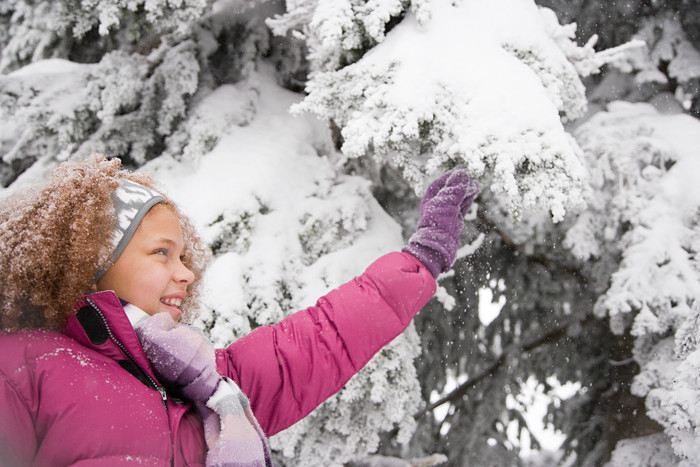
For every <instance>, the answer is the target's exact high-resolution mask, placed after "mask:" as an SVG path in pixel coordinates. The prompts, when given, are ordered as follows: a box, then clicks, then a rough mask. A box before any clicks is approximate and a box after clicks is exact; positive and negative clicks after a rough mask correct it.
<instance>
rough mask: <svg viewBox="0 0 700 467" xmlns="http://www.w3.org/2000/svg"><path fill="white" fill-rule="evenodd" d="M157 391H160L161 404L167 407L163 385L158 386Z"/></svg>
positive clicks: (166, 396)
mask: <svg viewBox="0 0 700 467" xmlns="http://www.w3.org/2000/svg"><path fill="white" fill-rule="evenodd" d="M158 392H159V393H160V397H161V399H163V405H165V407H166V408H167V402H168V395H167V394H166V392H165V389H164V388H163V386H158Z"/></svg>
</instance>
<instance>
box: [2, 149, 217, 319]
mask: <svg viewBox="0 0 700 467" xmlns="http://www.w3.org/2000/svg"><path fill="white" fill-rule="evenodd" d="M123 178H125V179H128V180H132V181H134V182H137V183H140V184H142V185H145V186H147V187H149V188H152V189H156V190H158V189H157V187H156V183H155V182H154V180H153V178H152V177H151V176H150V175H149V174H146V173H137V172H129V171H127V170H123V169H121V161H120V160H119V159H111V160H108V159H107V158H106V157H105V156H103V155H100V154H93V155H92V156H90V157H89V158H87V159H85V160H83V161H67V162H63V163H61V164H60V165H59V166H58V167H57V168H56V169H55V170H54V172H53V174H52V176H51V177H50V178H49V179H47V180H45V181H44V182H43V183H41V184H39V185H35V186H32V187H28V188H25V189H24V190H21V191H19V192H17V193H15V194H13V195H12V196H10V197H9V198H8V199H6V200H4V201H3V204H2V206H1V207H0V329H2V330H7V331H12V330H17V329H22V328H44V329H60V328H61V327H62V326H63V325H64V324H65V321H66V319H67V318H68V317H69V316H70V315H71V314H73V312H74V309H73V308H74V306H75V303H76V302H77V300H78V299H79V298H80V296H81V295H83V294H85V293H88V292H89V291H90V286H91V285H92V283H93V279H94V277H95V273H96V272H97V270H98V268H100V267H105V268H106V267H108V266H109V264H108V258H109V257H110V255H111V248H112V245H113V243H112V241H111V240H112V236H113V235H114V229H113V226H114V224H115V215H114V206H113V203H112V198H111V194H112V192H113V191H114V190H115V189H116V188H117V187H118V186H119V181H120V180H121V179H123ZM158 191H161V192H162V190H158ZM162 204H164V205H165V206H167V207H168V208H169V209H171V210H172V211H173V213H175V215H176V216H177V217H178V218H179V219H180V222H181V225H182V229H183V234H184V237H185V246H186V249H185V254H184V258H183V263H184V264H185V266H187V268H189V269H190V270H191V271H192V272H193V273H194V275H195V280H194V282H193V283H192V284H191V285H190V286H189V287H188V294H187V298H186V299H185V301H184V302H183V317H184V319H185V320H189V319H191V318H192V317H194V315H195V314H196V310H197V302H198V297H199V286H200V284H201V278H202V272H203V270H204V267H205V264H206V262H207V260H208V258H209V251H208V249H207V248H206V247H205V246H204V245H203V243H202V241H201V240H200V238H199V236H198V234H197V232H196V230H195V228H194V227H193V225H192V224H191V222H190V221H189V219H187V218H186V217H185V216H184V215H183V214H182V213H181V212H180V211H179V209H178V208H177V206H176V205H175V204H174V203H173V202H172V201H170V200H168V199H167V196H166V201H164V202H162Z"/></svg>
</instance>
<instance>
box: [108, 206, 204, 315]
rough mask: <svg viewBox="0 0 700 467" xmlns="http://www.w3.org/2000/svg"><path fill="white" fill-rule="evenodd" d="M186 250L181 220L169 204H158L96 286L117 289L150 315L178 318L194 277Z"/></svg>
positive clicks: (125, 297) (122, 295)
mask: <svg viewBox="0 0 700 467" xmlns="http://www.w3.org/2000/svg"><path fill="white" fill-rule="evenodd" d="M184 251H185V241H184V237H183V234H182V227H181V226H180V220H179V219H178V218H177V216H176V215H175V213H173V212H172V211H171V210H170V209H169V208H168V207H167V206H163V205H160V204H157V205H155V206H154V207H153V208H151V210H150V211H149V212H148V214H146V216H145V217H144V218H143V220H142V221H141V224H140V225H139V227H138V228H137V229H136V232H134V236H133V237H131V240H129V243H128V244H127V246H126V248H125V249H124V251H123V252H122V254H121V256H119V258H118V259H117V261H116V262H115V263H114V265H112V267H111V268H109V269H108V270H107V272H106V273H105V274H104V276H102V277H101V278H100V280H98V281H97V283H96V284H95V286H96V290H98V291H102V290H113V291H114V292H115V293H116V294H117V296H118V297H119V298H121V299H122V300H126V301H127V302H129V303H131V304H133V305H135V306H137V307H139V308H140V309H142V310H143V311H145V312H146V313H148V314H149V315H154V314H156V313H160V312H162V311H167V312H168V313H170V316H172V318H173V320H174V321H175V322H178V321H179V320H180V314H181V312H180V304H181V303H182V299H183V298H185V295H186V292H187V286H188V285H189V284H191V283H192V281H193V280H194V274H193V273H192V271H190V270H189V269H187V268H186V267H185V265H184V264H182V255H183V253H184Z"/></svg>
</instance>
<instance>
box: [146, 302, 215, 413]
mask: <svg viewBox="0 0 700 467" xmlns="http://www.w3.org/2000/svg"><path fill="white" fill-rule="evenodd" d="M135 330H136V334H137V335H138V336H139V339H140V340H141V344H142V345H143V350H144V352H145V353H146V356H147V357H148V360H149V361H150V362H151V367H153V371H154V372H155V373H156V376H158V379H160V380H161V381H162V382H163V383H165V385H166V386H167V387H168V388H169V389H170V390H172V391H174V392H175V393H176V394H177V395H178V396H181V397H184V398H185V399H187V400H191V401H206V400H207V399H209V397H210V396H211V395H212V394H213V393H214V391H215V390H216V387H217V385H218V384H219V381H220V380H221V376H219V374H218V373H217V372H216V363H215V353H214V348H213V347H212V346H211V344H210V343H209V341H208V339H207V338H206V337H205V336H204V334H203V333H202V331H200V330H199V329H197V328H195V327H192V326H187V325H176V324H175V322H174V321H173V320H172V318H170V316H169V315H168V314H167V313H158V314H156V315H154V316H151V317H150V318H149V319H147V320H144V321H142V322H141V323H139V324H138V325H137V326H136V328H135Z"/></svg>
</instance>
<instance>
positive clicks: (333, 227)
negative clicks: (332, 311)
mask: <svg viewBox="0 0 700 467" xmlns="http://www.w3.org/2000/svg"><path fill="white" fill-rule="evenodd" d="M538 4H539V5H540V6H537V5H536V4H535V3H534V2H532V1H523V0H499V1H485V0H482V1H480V0H462V1H460V2H441V1H437V0H434V1H427V0H416V1H413V2H411V1H408V0H402V1H394V0H383V1H379V0H373V1H369V2H360V1H356V0H318V1H310V0H297V1H291V0H290V1H287V2H286V5H282V4H281V3H279V2H244V1H238V0H219V1H216V2H207V1H205V0H183V1H180V2H172V1H165V0H161V1H148V2H144V1H137V0H135V1H130V2H118V1H115V0H57V1H47V0H46V1H29V0H10V1H7V2H4V3H2V5H0V73H2V74H0V121H1V122H2V126H1V130H0V155H1V157H2V159H1V160H0V186H2V187H3V188H1V189H0V199H1V198H2V196H3V195H4V194H5V193H9V192H10V191H12V189H13V188H14V187H15V186H18V185H19V184H22V183H27V182H29V181H31V180H32V179H34V178H35V177H38V176H40V175H42V174H43V173H45V172H46V171H47V170H49V169H50V168H51V167H52V166H53V165H55V164H56V163H57V162H59V161H61V160H64V159H67V158H73V157H83V156H85V155H86V154H88V153H89V152H95V151H97V152H104V153H107V154H109V155H111V156H115V157H120V158H122V159H123V160H124V161H125V162H126V164H127V165H129V166H131V167H133V168H138V167H145V168H147V169H149V170H153V171H155V172H156V173H157V174H158V175H160V179H161V180H163V182H164V184H165V185H166V187H167V188H169V191H170V193H171V194H172V195H173V197H174V198H175V199H176V200H178V201H179V203H180V204H181V205H182V206H183V208H184V209H185V211H186V212H188V213H190V215H191V216H192V217H193V219H194V220H195V222H196V223H197V225H198V226H199V227H200V230H201V231H202V233H203V235H204V237H205V239H206V240H207V242H208V243H209V245H210V247H211V249H212V251H213V253H214V257H213V260H212V263H211V264H210V266H209V269H208V273H207V284H208V287H209V293H208V294H207V295H206V296H205V299H204V303H203V310H202V313H201V315H200V318H199V320H198V324H199V325H201V326H203V327H205V329H206V330H207V332H208V333H209V335H210V336H211V337H212V338H213V340H214V341H215V342H216V343H217V344H219V345H223V344H226V343H228V342H230V341H231V340H233V339H235V338H237V337H239V336H241V335H243V334H245V333H247V332H249V331H250V330H251V329H252V328H254V327H256V326H259V325H264V324H268V323H272V322H276V321H278V320H280V319H281V318H282V317H284V316H285V315H286V314H288V313H290V312H292V311H294V310H296V309H298V308H300V307H303V306H307V305H311V304H313V300H314V299H315V298H317V297H318V296H320V295H321V294H322V293H323V292H325V291H327V290H328V289H329V288H331V287H333V286H336V285H338V284H340V283H341V282H343V281H345V280H348V279H350V278H351V277H352V276H353V275H355V274H358V273H359V272H361V270H362V269H363V268H364V267H365V266H367V265H368V264H369V262H370V261H371V260H372V259H373V258H375V257H376V256H378V255H379V254H380V253H381V252H384V251H388V250H392V249H398V248H400V247H401V245H402V244H403V243H404V242H405V241H406V239H407V236H408V235H410V234H411V233H412V231H413V228H414V226H415V221H416V218H417V207H418V202H419V199H420V194H421V193H422V190H423V189H424V187H425V186H426V182H427V181H428V180H429V179H430V178H431V177H434V176H435V175H437V174H438V173H440V172H441V171H443V170H445V169H447V168H449V167H452V166H454V165H456V164H462V165H464V166H465V167H466V168H467V170H468V171H469V172H470V173H471V174H472V175H473V176H475V177H477V178H478V179H479V181H480V183H481V186H482V192H481V194H480V196H479V198H478V200H477V205H478V206H477V209H474V210H473V212H472V222H470V223H469V224H468V227H467V229H466V230H465V232H464V234H463V241H464V244H465V248H464V249H463V250H462V251H461V253H460V257H461V259H460V260H459V261H458V263H457V265H456V266H455V269H454V271H453V272H451V273H449V274H445V275H443V276H442V277H440V279H439V290H438V294H437V296H436V298H435V299H434V300H432V301H431V302H430V304H429V305H428V306H427V307H426V309H424V310H423V311H422V312H421V313H420V314H419V316H418V317H417V319H416V320H415V326H411V327H410V328H409V329H408V330H407V332H406V333H404V335H402V336H400V337H399V338H398V339H396V340H395V341H394V342H392V343H391V344H390V345H389V346H387V347H386V348H385V349H384V350H383V351H382V352H380V354H379V355H378V356H377V357H376V358H375V359H373V360H372V361H371V362H370V363H369V364H368V366H367V368H366V369H364V370H363V371H362V372H361V373H360V374H358V375H357V376H356V377H355V378H353V380H351V382H350V383H349V384H348V385H347V387H346V388H344V389H343V390H342V391H341V392H340V393H339V394H338V395H337V396H335V397H333V398H332V399H330V400H329V401H328V402H327V403H325V404H323V405H322V406H321V407H320V408H319V409H317V410H316V411H315V412H314V413H312V414H311V415H310V416H309V417H307V418H306V419H305V420H303V421H302V422H300V423H299V424H298V425H296V426H295V427H292V428H291V429H289V430H287V431H286V432H284V433H281V434H280V435H278V436H275V437H274V438H273V439H272V440H271V445H272V447H273V449H275V451H276V452H275V455H276V457H277V461H278V463H279V464H280V465H302V464H303V465H341V464H343V463H349V464H348V465H356V466H359V465H366V466H370V465H372V466H380V465H397V464H396V463H399V462H403V464H404V465H412V464H411V462H413V463H414V464H417V463H419V462H423V464H421V465H429V464H430V463H433V464H437V463H440V462H441V461H442V460H443V457H442V455H444V456H446V458H447V462H446V465H451V466H461V465H518V464H522V465H553V464H557V463H562V464H564V463H566V464H569V465H571V464H573V465H601V464H603V463H604V462H606V461H608V460H611V464H612V465H620V464H624V465H653V464H655V463H656V464H663V465H674V464H677V465H692V463H693V461H694V459H696V458H697V457H698V456H699V455H700V452H699V451H698V446H699V445H700V438H699V437H698V426H699V425H700V410H699V409H698V407H700V405H699V404H698V400H699V399H698V395H699V394H700V380H698V378H697V374H698V369H699V368H700V363H698V358H699V357H698V356H699V355H700V349H699V348H698V342H699V341H700V305H699V303H700V263H698V259H697V258H698V256H697V252H698V250H699V249H700V192H698V188H696V185H697V184H695V183H694V180H693V175H694V174H696V173H698V172H699V169H700V167H698V162H697V160H698V158H697V150H696V149H695V148H697V147H698V136H697V135H698V134H700V131H699V130H700V126H699V125H700V123H698V120H697V117H698V115H700V114H699V110H698V109H699V108H700V107H699V105H700V104H699V102H700V98H699V95H700V91H698V83H699V82H700V55H699V52H698V50H699V49H700V28H699V27H698V25H699V24H700V16H698V14H697V11H700V9H699V8H698V6H700V5H698V1H697V0H684V1H681V2H646V1H624V2H622V1H619V2H618V1H615V2H600V1H593V0H577V1H574V2H561V1H556V0H550V1H545V0H541V1H539V2H538ZM550 8H551V9H550ZM555 12H556V13H555ZM574 23H575V24H574ZM577 26H578V28H577ZM283 88H287V89H288V90H284V89H283ZM301 91H305V92H304V93H303V94H302V93H301ZM621 99H624V100H626V101H627V102H619V100H621ZM647 102H648V103H647ZM289 108H291V109H292V113H293V114H294V115H295V116H294V117H292V116H290V115H288V114H287V110H288V109H289ZM316 117H320V118H318V119H317V118H316ZM387 214H388V215H387ZM490 301H493V303H492V304H491V306H486V305H487V304H488V303H487V302H490ZM494 308H495V311H493V312H492V316H489V317H487V316H486V315H485V314H484V312H485V311H486V310H487V309H494ZM416 331H417V332H416ZM567 383H568V386H567ZM567 387H569V388H571V387H573V388H574V390H573V391H572V390H569V391H568V393H567V392H566V391H565V389H566V388H567ZM535 398H546V399H547V400H548V401H549V405H548V412H547V414H546V416H545V419H544V423H545V427H546V428H547V429H548V430H549V431H553V430H558V432H559V433H560V434H561V439H562V445H561V449H559V450H558V451H556V452H549V451H548V449H550V445H549V444H548V443H547V439H545V437H544V435H543V432H542V429H538V428H537V427H536V423H535V422H536V420H535V419H534V418H533V416H532V407H533V401H534V399H535ZM555 448H556V446H555ZM377 451H378V452H379V453H380V454H382V456H373V457H366V456H367V454H368V453H373V452H377ZM531 451H532V452H533V453H531V454H528V453H529V452H531ZM396 458H402V459H406V461H399V460H397V459H396ZM409 459H413V461H409Z"/></svg>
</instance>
